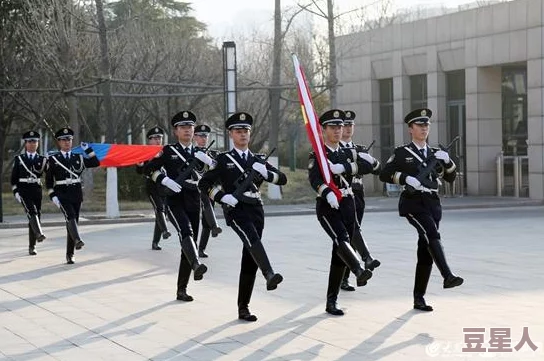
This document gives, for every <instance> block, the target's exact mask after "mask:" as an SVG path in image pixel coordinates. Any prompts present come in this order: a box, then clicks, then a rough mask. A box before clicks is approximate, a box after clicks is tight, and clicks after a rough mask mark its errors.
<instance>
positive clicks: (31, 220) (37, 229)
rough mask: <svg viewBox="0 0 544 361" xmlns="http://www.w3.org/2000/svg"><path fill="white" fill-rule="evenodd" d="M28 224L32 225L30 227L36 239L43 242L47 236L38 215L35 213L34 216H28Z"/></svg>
mask: <svg viewBox="0 0 544 361" xmlns="http://www.w3.org/2000/svg"><path fill="white" fill-rule="evenodd" d="M28 224H29V225H30V228H32V231H33V234H34V237H35V239H36V241H38V242H42V241H43V240H44V239H45V238H46V237H45V236H44V234H43V231H42V225H41V224H40V219H39V218H38V215H37V214H34V215H32V216H28Z"/></svg>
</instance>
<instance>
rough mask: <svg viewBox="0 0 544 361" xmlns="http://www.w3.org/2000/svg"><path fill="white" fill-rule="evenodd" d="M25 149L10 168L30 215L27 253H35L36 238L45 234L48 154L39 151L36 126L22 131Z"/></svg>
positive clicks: (17, 194) (15, 190) (15, 192)
mask: <svg viewBox="0 0 544 361" xmlns="http://www.w3.org/2000/svg"><path fill="white" fill-rule="evenodd" d="M22 138H23V141H24V142H25V143H24V146H25V152H24V153H23V154H20V155H18V156H17V157H15V159H14V161H13V169H12V171H11V189H12V191H13V195H14V196H15V199H16V200H17V202H19V203H21V205H22V206H23V207H24V209H25V213H26V216H27V218H28V254H29V255H31V256H35V255H36V254H37V252H36V242H42V241H43V240H44V239H45V238H46V237H45V235H44V234H43V231H42V226H41V223H40V216H41V209H42V180H41V176H42V174H43V173H44V170H45V166H46V164H47V158H45V157H44V156H41V155H40V154H38V152H37V150H38V147H39V141H40V133H38V132H35V131H33V130H31V131H28V132H26V133H24V134H23V137H22Z"/></svg>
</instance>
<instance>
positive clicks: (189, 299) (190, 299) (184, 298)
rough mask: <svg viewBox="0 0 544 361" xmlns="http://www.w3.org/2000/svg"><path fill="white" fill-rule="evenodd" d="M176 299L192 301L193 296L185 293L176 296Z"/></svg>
mask: <svg viewBox="0 0 544 361" xmlns="http://www.w3.org/2000/svg"><path fill="white" fill-rule="evenodd" d="M176 300H178V301H183V302H192V301H194V298H193V296H189V295H185V296H176Z"/></svg>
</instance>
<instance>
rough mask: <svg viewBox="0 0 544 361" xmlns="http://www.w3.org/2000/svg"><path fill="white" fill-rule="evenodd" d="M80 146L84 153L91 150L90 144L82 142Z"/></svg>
mask: <svg viewBox="0 0 544 361" xmlns="http://www.w3.org/2000/svg"><path fill="white" fill-rule="evenodd" d="M80 146H81V149H83V151H86V150H87V149H89V143H85V142H81V144H80Z"/></svg>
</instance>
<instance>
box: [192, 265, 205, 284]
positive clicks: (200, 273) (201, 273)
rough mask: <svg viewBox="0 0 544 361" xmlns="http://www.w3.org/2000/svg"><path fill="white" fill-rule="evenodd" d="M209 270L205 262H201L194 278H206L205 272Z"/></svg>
mask: <svg viewBox="0 0 544 361" xmlns="http://www.w3.org/2000/svg"><path fill="white" fill-rule="evenodd" d="M207 270H208V267H206V265H205V264H199V265H198V267H197V268H196V269H195V270H194V272H193V278H194V280H195V281H200V280H201V279H203V278H204V273H206V271H207Z"/></svg>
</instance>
